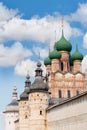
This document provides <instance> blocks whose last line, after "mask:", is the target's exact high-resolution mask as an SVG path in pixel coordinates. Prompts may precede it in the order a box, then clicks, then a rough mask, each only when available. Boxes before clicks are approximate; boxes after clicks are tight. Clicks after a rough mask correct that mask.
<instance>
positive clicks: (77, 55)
mask: <svg viewBox="0 0 87 130" xmlns="http://www.w3.org/2000/svg"><path fill="white" fill-rule="evenodd" d="M82 59H83V55H82V54H81V53H80V52H79V50H78V45H77V44H76V51H75V52H74V54H72V60H73V61H74V60H80V61H82Z"/></svg>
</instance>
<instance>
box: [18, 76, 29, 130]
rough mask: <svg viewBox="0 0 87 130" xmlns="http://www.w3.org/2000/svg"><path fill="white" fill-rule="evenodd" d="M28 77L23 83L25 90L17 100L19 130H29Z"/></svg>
mask: <svg viewBox="0 0 87 130" xmlns="http://www.w3.org/2000/svg"><path fill="white" fill-rule="evenodd" d="M30 85H31V81H30V76H29V74H27V76H26V81H25V89H24V92H23V93H22V94H21V95H20V100H19V115H20V116H19V130H29V115H30V108H29V101H28V94H29V92H30Z"/></svg>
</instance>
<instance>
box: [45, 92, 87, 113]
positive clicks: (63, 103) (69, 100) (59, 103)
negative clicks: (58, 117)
mask: <svg viewBox="0 0 87 130" xmlns="http://www.w3.org/2000/svg"><path fill="white" fill-rule="evenodd" d="M86 95H87V91H85V92H83V93H81V94H79V95H76V96H74V97H71V98H68V99H65V100H62V101H61V102H58V103H56V104H55V105H52V106H50V107H48V108H47V111H49V110H52V109H54V108H56V107H60V106H62V105H65V104H67V103H71V102H72V101H74V100H77V99H79V98H81V97H83V96H86Z"/></svg>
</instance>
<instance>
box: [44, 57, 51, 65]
mask: <svg viewBox="0 0 87 130" xmlns="http://www.w3.org/2000/svg"><path fill="white" fill-rule="evenodd" d="M44 65H45V66H47V65H51V60H50V58H49V57H47V58H46V59H45V60H44Z"/></svg>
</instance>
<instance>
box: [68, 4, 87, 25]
mask: <svg viewBox="0 0 87 130" xmlns="http://www.w3.org/2000/svg"><path fill="white" fill-rule="evenodd" d="M67 18H68V20H70V21H77V22H80V23H81V24H83V25H84V26H87V3H82V4H81V3H80V4H79V7H78V8H77V10H76V12H74V13H72V14H71V15H70V16H67Z"/></svg>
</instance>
